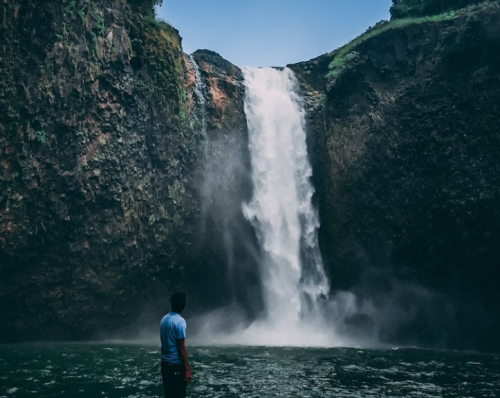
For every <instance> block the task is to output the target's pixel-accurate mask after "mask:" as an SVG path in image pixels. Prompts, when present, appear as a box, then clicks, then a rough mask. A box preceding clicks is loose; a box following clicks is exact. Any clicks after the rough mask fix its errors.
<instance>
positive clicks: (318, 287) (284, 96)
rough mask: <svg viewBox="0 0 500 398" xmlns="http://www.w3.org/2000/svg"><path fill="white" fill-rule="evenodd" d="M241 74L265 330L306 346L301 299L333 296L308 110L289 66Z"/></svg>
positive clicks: (248, 207) (247, 211)
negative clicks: (322, 246)
mask: <svg viewBox="0 0 500 398" xmlns="http://www.w3.org/2000/svg"><path fill="white" fill-rule="evenodd" d="M243 73H244V77H245V88H246V98H245V113H246V116H247V121H248V128H249V149H250V156H251V164H252V182H253V186H254V192H253V198H252V200H251V202H250V203H245V204H243V212H244V215H245V217H246V218H247V219H248V220H249V221H250V222H251V223H252V224H253V226H254V228H255V230H256V233H257V237H258V240H259V243H260V245H261V248H262V252H263V256H264V258H263V263H262V271H261V273H262V277H263V278H262V279H263V283H264V292H265V297H264V299H265V303H266V311H267V314H266V319H265V321H264V323H265V329H266V330H267V331H268V332H271V333H269V335H271V334H274V335H275V336H276V338H277V339H279V340H280V341H278V342H277V343H278V344H282V343H284V342H285V341H284V339H285V340H286V338H287V336H288V337H291V339H292V340H293V341H290V342H289V343H291V344H293V343H298V344H304V342H301V341H296V340H297V334H300V335H302V333H301V331H300V329H301V312H303V310H304V309H303V308H302V307H303V304H302V303H303V299H304V297H305V296H306V295H307V296H308V297H309V298H310V299H311V300H310V302H313V303H314V302H315V300H316V299H317V298H318V297H319V296H321V295H327V294H328V280H327V278H326V276H325V273H324V269H323V263H322V260H321V255H320V252H319V247H318V239H317V229H318V226H319V221H318V216H317V214H316V211H315V209H314V208H313V205H312V203H311V199H312V196H313V193H314V189H313V187H312V185H311V182H310V178H311V176H312V169H311V165H310V163H309V159H308V156H307V146H306V133H305V111H304V108H303V105H302V101H301V99H300V96H299V94H298V85H297V81H296V79H295V76H294V75H293V72H292V71H291V70H290V69H288V68H285V69H283V70H277V69H273V68H259V69H257V68H245V69H244V70H243ZM313 307H314V306H313ZM310 311H311V308H309V309H308V312H310ZM309 315H310V314H309ZM294 332H297V333H295V335H294ZM269 335H268V336H266V337H265V338H266V339H268V338H269Z"/></svg>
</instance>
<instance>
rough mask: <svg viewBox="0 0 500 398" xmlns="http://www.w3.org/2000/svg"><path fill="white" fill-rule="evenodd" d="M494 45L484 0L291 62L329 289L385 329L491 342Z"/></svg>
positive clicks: (498, 279) (495, 229)
mask: <svg viewBox="0 0 500 398" xmlns="http://www.w3.org/2000/svg"><path fill="white" fill-rule="evenodd" d="M499 53H500V8H499V7H498V4H492V5H488V6H486V7H478V8H475V9H474V10H473V11H471V10H469V12H468V13H466V12H464V13H461V14H460V13H459V14H457V15H454V14H453V15H449V16H446V17H445V18H443V19H442V20H441V21H439V22H431V21H428V22H426V21H422V22H421V23H414V24H409V25H408V26H405V27H401V28H395V29H389V30H386V31H385V32H382V33H380V34H379V35H374V37H372V38H369V39H367V40H365V41H362V40H360V44H358V45H357V46H352V47H351V48H350V49H348V51H345V49H344V51H343V50H342V49H341V50H340V51H337V52H334V53H332V54H327V55H325V56H322V57H319V58H317V59H315V60H311V61H309V62H305V63H301V64H297V65H291V67H292V68H293V69H294V70H295V72H296V73H297V75H298V76H299V79H300V81H301V83H302V86H303V90H304V92H305V94H306V97H307V103H308V114H309V122H310V124H309V126H310V146H311V148H312V153H313V155H312V158H313V159H312V160H313V168H314V183H315V187H316V190H317V199H318V203H319V209H320V217H321V230H320V241H321V248H322V251H323V254H324V257H325V261H326V264H327V267H328V270H329V272H330V276H331V280H332V285H333V288H334V289H339V290H344V289H347V290H351V291H354V292H356V293H357V294H358V297H359V298H360V300H366V299H368V298H369V299H370V300H372V302H373V305H374V306H375V307H376V308H378V310H377V311H379V312H378V313H377V315H376V316H375V317H372V319H371V321H370V322H373V323H374V324H375V323H377V322H379V323H380V324H378V327H379V328H380V336H381V337H382V338H383V339H386V340H388V341H397V342H406V343H426V344H439V345H445V346H446V345H447V346H452V347H467V348H471V347H474V348H487V347H489V348H491V347H496V348H499V345H498V339H497V336H498V333H499V332H500V312H499V308H500V306H499V304H500V295H499V292H500V267H499V264H500V234H499V232H500V207H499V205H498V199H499V198H500V184H499V183H500V180H499V175H500V165H499V162H498V159H499V158H498V155H499V153H500V135H499V133H498V126H499V122H500V58H499V57H498V54H499ZM398 286H399V287H398ZM401 286H403V288H401ZM364 315H367V314H364ZM368 315H369V314H368ZM377 316H378V317H379V320H378V321H376V320H375V318H376V317H377Z"/></svg>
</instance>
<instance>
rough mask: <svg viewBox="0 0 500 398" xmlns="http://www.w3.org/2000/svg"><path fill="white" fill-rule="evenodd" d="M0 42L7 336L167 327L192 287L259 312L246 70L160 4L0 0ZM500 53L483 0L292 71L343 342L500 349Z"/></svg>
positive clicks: (498, 30) (0, 331) (0, 233)
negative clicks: (161, 17)
mask: <svg viewBox="0 0 500 398" xmlns="http://www.w3.org/2000/svg"><path fill="white" fill-rule="evenodd" d="M0 39H1V41H0V190H1V193H2V195H1V197H0V275H1V278H0V323H1V324H2V325H3V326H2V328H0V342H4V341H14V340H30V339H86V338H95V337H99V336H102V335H108V334H109V333H110V332H116V331H121V332H123V331H124V330H125V331H127V330H129V331H133V330H137V326H138V324H140V325H141V326H145V324H146V323H147V322H153V323H154V325H155V327H156V321H157V319H158V318H159V316H160V315H161V314H162V313H163V312H164V311H165V310H166V307H167V298H168V295H169V293H171V292H172V291H173V290H176V289H181V288H182V289H184V290H186V291H187V292H188V294H189V297H190V308H191V309H194V310H196V311H204V310H206V309H213V308H217V307H220V306H223V305H228V304H231V305H237V306H238V311H239V312H242V313H243V314H244V315H243V318H244V319H246V320H251V319H253V318H254V317H255V316H256V315H257V314H259V312H260V311H261V309H262V303H261V302H260V301H259V300H260V299H259V297H261V294H260V289H261V281H260V279H259V275H258V269H259V267H258V264H256V262H257V261H258V258H260V253H259V249H258V245H257V244H256V238H255V233H254V231H253V229H252V228H251V226H250V225H249V224H248V222H247V221H246V220H245V219H244V217H243V215H242V212H241V203H242V202H244V201H246V200H248V199H249V198H250V196H251V193H252V186H251V181H250V179H249V173H250V160H249V154H248V145H247V140H248V137H247V127H246V120H245V115H244V109H243V98H244V86H243V76H242V73H241V71H240V70H239V69H238V68H237V67H236V66H234V65H232V64H231V63H230V62H228V61H226V60H224V59H223V58H222V57H220V56H219V55H218V54H216V53H213V52H211V51H208V50H201V51H197V52H196V53H194V54H193V56H192V59H190V58H189V57H188V56H187V55H186V54H184V53H183V52H182V47H181V38H180V36H179V33H178V32H177V31H176V30H175V29H173V28H172V27H171V26H169V25H168V24H165V23H162V22H159V21H157V20H156V19H155V18H154V16H153V13H152V1H150V0H77V1H70V0H63V1H56V0H47V1H45V2H40V1H35V0H28V1H21V0H14V1H12V0H0ZM499 50H500V9H499V6H498V2H489V3H488V4H486V3H485V4H483V5H479V6H474V7H470V8H468V9H465V10H460V11H453V12H449V13H447V14H442V15H436V16H432V17H422V18H418V19H411V20H408V19H405V20H394V21H391V22H383V23H381V24H377V25H376V26H375V27H374V28H373V29H371V30H369V31H368V32H367V33H366V34H364V35H362V36H361V37H360V38H357V39H356V40H355V41H353V42H352V43H349V44H348V45H346V46H345V47H343V48H341V49H339V50H336V51H334V52H332V53H330V54H325V55H323V56H321V57H318V58H316V59H314V60H311V61H307V62H303V63H299V64H296V65H290V67H291V68H292V69H293V70H294V71H295V73H296V75H297V77H298V79H299V81H300V83H301V86H302V90H303V95H304V98H305V100H306V104H307V113H308V129H309V143H308V144H309V147H310V153H311V158H312V164H313V169H314V185H315V187H316V191H317V193H316V196H315V198H314V199H315V201H316V202H317V203H318V205H319V210H320V218H321V229H320V245H321V250H322V254H323V257H324V259H325V264H326V267H327V271H328V273H329V276H330V279H331V282H332V289H333V293H334V295H335V293H336V292H340V291H346V290H348V291H351V292H353V293H354V294H355V295H356V297H357V300H356V303H355V304H356V306H357V308H358V309H357V311H355V312H353V313H352V316H350V317H348V318H346V319H344V322H345V325H344V327H345V331H346V332H347V333H350V334H351V335H353V334H356V333H361V335H363V334H364V335H366V334H367V333H368V334H370V333H372V332H373V333H375V334H376V338H377V339H381V340H383V341H387V342H391V343H408V344H426V345H437V346H440V347H454V348H479V349H491V348H500V347H499V345H498V344H499V343H498V341H497V338H496V336H497V335H498V333H500V313H499V308H500V296H499V293H498V292H499V291H500V282H499V281H500V268H499V267H498V264H499V262H500V251H499V248H500V241H499V236H500V234H499V233H500V231H499V229H500V208H499V207H498V198H499V197H500V195H499V194H500V192H499V190H500V184H499V183H500V181H499V177H498V176H499V175H500V170H499V168H500V166H499V164H500V163H499V162H498V154H499V153H500V141H499V136H498V125H499V115H500V109H499V107H500V58H499V56H498V54H500V51H499ZM192 60H194V61H195V62H196V64H197V65H198V66H199V76H200V79H201V80H200V81H198V83H201V85H200V84H199V87H198V89H200V90H201V92H202V94H203V98H204V100H203V101H202V102H203V103H202V102H200V100H199V99H198V98H197V93H196V92H195V91H196V89H197V87H196V81H195V70H194V66H193V64H192ZM188 315H189V314H188Z"/></svg>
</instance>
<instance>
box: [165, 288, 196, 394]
mask: <svg viewBox="0 0 500 398" xmlns="http://www.w3.org/2000/svg"><path fill="white" fill-rule="evenodd" d="M170 307H171V309H172V311H171V312H169V313H168V314H167V315H165V316H164V317H163V319H162V320H161V323H160V338H161V376H162V379H163V391H164V393H165V398H184V397H186V387H187V383H189V382H191V379H192V377H191V369H190V368H189V362H188V359H187V351H186V321H185V320H184V318H183V317H182V316H181V314H182V311H183V310H184V307H186V294H185V293H183V292H179V293H175V294H173V295H172V297H170Z"/></svg>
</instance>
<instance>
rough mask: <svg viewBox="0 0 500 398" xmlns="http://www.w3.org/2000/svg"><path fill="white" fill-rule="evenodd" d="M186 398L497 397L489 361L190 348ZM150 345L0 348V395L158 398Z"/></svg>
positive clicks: (499, 364) (498, 382)
mask: <svg viewBox="0 0 500 398" xmlns="http://www.w3.org/2000/svg"><path fill="white" fill-rule="evenodd" d="M188 353H189V356H190V358H191V361H192V367H193V373H194V374H193V376H194V382H193V383H192V384H191V385H190V386H189V387H188V388H189V389H188V396H189V397H214V398H215V397H255V398H257V397H258V398H261V397H496V396H500V358H499V356H495V355H480V354H471V353H456V352H438V351H427V350H414V349H398V350H390V349H389V350H367V349H363V350H360V349H353V348H286V347H282V348H274V347H188ZM161 395H162V387H161V379H160V375H159V367H158V347H156V346H154V345H139V344H29V345H1V346H0V397H38V398H42V397H113V398H114V397H116V398H118V397H128V398H132V397H134V398H140V397H160V396H161Z"/></svg>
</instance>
